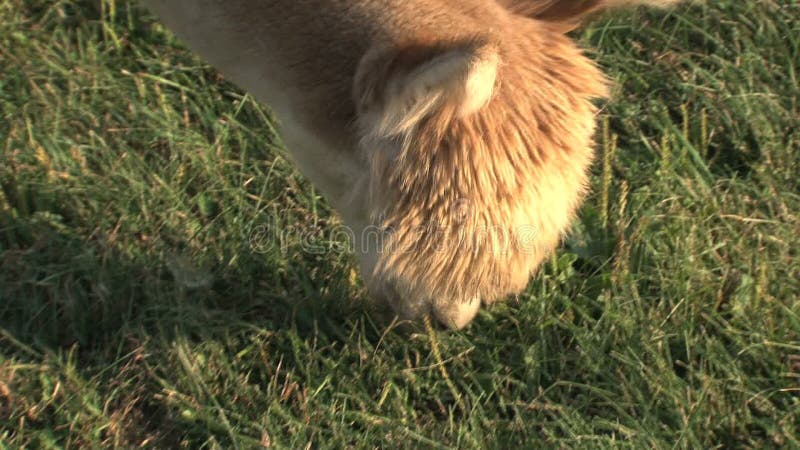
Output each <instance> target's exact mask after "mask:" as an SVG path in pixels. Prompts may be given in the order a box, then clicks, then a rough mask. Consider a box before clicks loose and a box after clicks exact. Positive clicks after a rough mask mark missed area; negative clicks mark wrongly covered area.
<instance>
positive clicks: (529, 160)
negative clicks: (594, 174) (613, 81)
mask: <svg viewBox="0 0 800 450" xmlns="http://www.w3.org/2000/svg"><path fill="white" fill-rule="evenodd" d="M143 3H144V4H145V5H146V6H147V7H148V8H149V9H151V10H152V11H153V12H155V13H156V14H157V15H158V16H159V17H160V18H161V19H162V20H163V21H164V23H165V24H166V25H167V26H168V27H170V28H171V29H172V30H173V31H174V32H175V33H176V35H177V36H178V37H179V38H181V39H182V40H183V41H184V42H186V43H187V44H188V46H189V47H190V48H191V49H192V50H194V51H195V52H197V53H198V54H200V55H201V56H202V57H203V58H205V59H207V60H208V61H209V62H210V63H211V64H212V65H214V66H215V67H216V68H218V69H219V70H220V71H221V72H222V73H223V74H224V75H225V76H227V77H228V78H230V79H231V80H232V81H234V82H235V83H237V84H239V85H240V86H241V87H243V88H245V89H247V90H248V91H249V92H251V93H252V94H253V95H254V96H255V97H256V98H257V99H259V100H260V101H263V102H265V103H266V104H268V105H270V107H271V108H272V109H273V110H274V112H275V113H276V115H277V117H278V118H279V120H280V121H281V133H282V136H283V139H284V142H285V143H286V146H287V148H288V149H289V152H290V153H291V155H292V157H293V159H294V161H295V162H296V164H297V165H298V166H299V168H300V171H301V172H302V173H304V174H305V175H306V176H307V177H308V178H310V179H311V181H312V182H313V183H314V184H315V185H316V186H318V187H319V188H320V189H321V191H322V192H323V193H324V195H325V196H326V197H327V199H328V200H329V201H330V203H331V204H332V206H333V207H334V208H335V209H336V210H337V211H338V212H339V213H340V214H341V215H342V217H343V219H344V222H345V223H346V224H347V225H348V226H349V227H350V228H351V230H352V231H353V235H354V236H355V240H354V242H353V244H354V250H355V252H356V255H357V257H358V260H359V265H360V268H361V274H362V276H363V278H364V280H365V282H366V285H367V286H368V288H369V290H370V293H371V295H372V296H373V297H374V298H376V299H379V300H382V301H385V302H387V303H388V304H389V305H391V307H392V308H393V310H394V312H395V313H396V314H397V315H398V316H400V317H401V318H403V319H412V320H413V319H418V318H420V317H423V316H425V315H427V314H433V315H434V316H435V317H436V318H438V320H439V321H441V322H442V323H443V324H445V325H447V326H449V327H452V328H461V327H464V326H465V325H467V324H468V323H469V322H470V321H471V320H472V319H473V317H474V316H475V314H476V313H477V311H478V309H479V308H480V305H481V303H491V302H494V301H497V300H500V299H502V298H504V297H506V296H508V295H509V294H513V293H517V292H520V291H521V290H522V289H523V288H524V287H525V286H526V284H527V282H528V280H529V278H530V276H531V274H532V273H533V272H534V271H535V270H536V269H537V267H538V266H539V265H540V264H541V262H542V260H544V259H545V258H546V257H547V256H548V254H549V253H550V252H552V251H553V249H554V248H556V246H557V245H558V243H559V241H560V239H561V238H562V236H563V234H564V233H565V231H566V230H567V229H568V227H569V225H570V222H571V220H572V219H573V217H574V215H575V211H576V209H577V207H578V206H579V204H580V203H581V200H582V198H583V197H584V194H585V193H586V191H587V174H588V171H589V166H590V164H591V162H592V155H593V150H592V147H593V142H592V139H593V134H594V130H595V115H596V113H597V109H596V107H595V106H594V105H593V104H592V100H593V99H597V98H602V97H605V96H606V95H607V92H608V90H607V81H606V79H605V78H604V76H603V75H602V73H601V72H600V71H599V70H598V69H597V67H596V66H595V65H594V64H593V63H592V62H591V61H590V60H589V59H588V58H587V57H586V56H584V55H583V53H582V51H581V50H580V49H579V48H578V47H577V46H576V45H575V43H574V42H572V40H571V39H569V38H568V37H567V36H565V34H564V33H565V32H567V31H569V30H571V29H573V28H575V27H577V26H578V25H579V24H581V23H582V22H583V20H584V19H585V18H586V17H587V16H588V15H590V14H592V13H595V12H597V11H600V10H603V9H606V8H610V7H616V6H627V5H634V4H650V5H655V6H662V5H665V4H668V3H674V1H663V0H662V1H657V0H650V1H646V0H644V1H643V0H640V1H633V0H631V1H625V0H616V1H614V0H459V1H451V0H143ZM375 236H377V237H378V238H379V239H372V237H375Z"/></svg>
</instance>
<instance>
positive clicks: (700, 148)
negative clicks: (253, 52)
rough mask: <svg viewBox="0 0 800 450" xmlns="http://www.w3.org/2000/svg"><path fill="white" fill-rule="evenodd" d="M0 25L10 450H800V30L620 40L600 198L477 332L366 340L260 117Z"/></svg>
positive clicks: (613, 58)
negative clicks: (535, 273) (526, 284)
mask: <svg viewBox="0 0 800 450" xmlns="http://www.w3.org/2000/svg"><path fill="white" fill-rule="evenodd" d="M93 5H94V2H90V1H78V2H73V1H61V0H51V1H45V0H5V1H2V2H0V74H2V75H0V114H2V118H1V119H0V448H19V447H27V448H98V447H106V448H112V447H119V448H132V447H143V448H192V449H194V448H226V449H227V448H260V447H263V448H287V449H303V448H309V449H311V448H365V449H367V448H369V449H371V448H459V449H467V448H591V449H596V448H714V447H717V448H748V447H750V448H769V447H787V448H798V447H800V437H798V433H797V430H798V429H800V300H798V296H799V295H800V258H798V256H799V255H798V253H799V251H798V250H799V248H800V246H799V245H798V234H799V233H800V216H799V215H800V111H798V108H799V107H800V105H799V104H798V100H799V99H800V93H799V92H798V91H799V89H798V86H799V84H798V74H800V3H798V2H797V1H794V0H764V1H759V2H749V1H748V2H745V1H738V0H707V1H705V2H702V3H701V4H695V5H689V6H682V7H679V8H678V9H677V10H676V11H673V12H669V13H660V12H652V11H642V10H638V11H630V12H618V13H614V14H611V15H606V16H603V17H601V18H599V20H598V21H597V22H595V23H594V24H593V25H592V26H590V27H589V28H587V29H584V30H582V31H579V32H576V33H575V34H574V36H575V38H576V39H577V40H579V41H580V43H581V45H583V46H585V47H586V48H587V49H595V50H592V51H591V54H592V57H593V58H595V59H596V60H597V61H598V62H599V64H600V65H602V66H603V68H604V69H605V70H606V71H607V73H608V74H609V77H610V78H611V79H612V80H614V82H615V88H614V92H613V99H612V100H611V101H610V102H608V103H603V112H602V114H601V115H600V116H599V122H600V124H601V126H600V131H599V132H598V138H597V140H598V158H597V162H596V164H595V170H594V174H593V184H592V188H593V194H592V195H591V196H590V197H589V198H588V200H587V203H586V205H585V207H584V208H583V209H582V210H581V215H580V219H579V220H577V221H576V224H575V231H574V232H573V234H572V235H571V236H570V237H569V238H568V239H567V240H566V242H565V244H564V245H563V246H562V248H560V249H559V251H558V252H557V254H556V255H554V257H553V258H552V260H551V261H550V262H548V264H547V265H546V266H545V267H544V268H543V270H542V271H541V273H540V274H539V275H538V276H536V277H535V278H534V279H533V280H532V281H531V283H530V285H529V287H528V289H527V290H526V291H525V292H524V293H523V294H522V295H519V296H517V297H514V298H511V299H509V300H508V301H507V302H506V303H505V304H503V305H498V306H496V307H493V308H491V309H489V310H486V311H483V312H481V313H480V314H479V316H478V318H477V320H476V321H475V323H474V324H473V325H472V326H470V327H469V328H468V329H466V330H465V331H463V332H442V331H435V332H429V331H426V329H425V328H424V327H420V328H419V329H406V330H397V329H392V328H391V327H390V328H389V329H387V327H386V326H385V324H382V323H380V322H377V321H376V320H374V319H373V318H372V317H374V316H371V315H370V314H369V307H368V304H367V303H366V297H365V294H364V292H363V288H362V286H361V284H360V281H359V279H358V277H357V276H356V274H355V267H354V264H353V259H352V257H351V256H350V255H349V254H348V253H347V252H346V251H345V249H344V247H345V246H344V245H343V242H342V240H341V239H340V237H341V236H340V235H339V233H337V232H336V230H337V225H338V223H339V222H338V221H337V219H336V217H335V216H334V215H333V214H332V211H331V210H330V208H329V206H328V204H327V203H326V202H325V200H324V199H323V198H321V197H320V195H319V194H318V193H317V192H316V191H315V190H314V188H313V187H312V186H311V185H310V184H309V183H308V182H307V181H306V180H305V179H304V178H303V177H302V176H300V175H299V174H298V173H297V172H296V171H295V170H294V168H293V166H292V165H291V164H290V163H289V162H288V159H287V158H288V157H287V153H286V151H285V150H284V149H283V148H282V146H281V143H280V139H279V136H278V134H277V132H276V127H277V125H275V124H276V122H275V121H274V120H273V118H272V116H271V113H270V111H269V109H268V107H267V106H265V105H260V104H258V103H256V102H254V101H253V99H252V98H251V97H249V96H247V95H246V94H244V93H242V92H241V91H240V90H239V89H237V88H236V87H235V86H233V85H231V84H229V83H228V82H226V81H225V80H224V79H223V78H222V77H221V76H219V75H218V74H217V73H216V72H215V71H214V70H212V69H211V68H209V67H208V66H207V65H205V64H204V63H202V62H201V61H199V60H198V59H196V58H195V57H194V56H193V55H192V54H190V53H189V52H188V51H187V50H186V49H185V48H184V47H183V46H182V45H181V44H180V43H179V42H178V41H176V40H175V38H174V37H173V36H172V35H171V34H170V33H169V32H168V31H167V30H165V29H164V28H163V27H162V26H161V25H159V24H158V23H157V22H156V21H155V20H154V19H153V18H152V17H151V16H149V15H147V14H145V13H144V12H143V11H141V10H139V9H137V8H135V7H134V6H133V5H132V4H131V2H116V3H115V2H113V1H108V0H106V1H104V2H103V6H102V8H99V9H98V8H97V7H95V6H93Z"/></svg>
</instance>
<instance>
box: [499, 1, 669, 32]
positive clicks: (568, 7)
mask: <svg viewBox="0 0 800 450" xmlns="http://www.w3.org/2000/svg"><path fill="white" fill-rule="evenodd" d="M499 1H500V3H501V4H502V5H503V6H505V7H506V8H507V9H508V10H509V11H511V12H513V13H515V14H520V15H523V16H528V17H532V18H534V19H537V20H541V21H543V22H548V23H551V24H554V25H555V26H556V27H557V29H559V30H560V31H564V32H567V31H570V30H573V29H575V28H577V27H579V26H580V24H581V23H582V22H583V21H584V20H585V19H586V18H587V17H588V16H590V15H591V14H593V13H596V12H599V11H602V10H604V9H609V8H620V7H625V6H636V5H646V6H652V7H657V8H664V7H667V6H671V5H674V4H676V3H678V2H679V1H681V0H499Z"/></svg>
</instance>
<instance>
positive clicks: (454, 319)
mask: <svg viewBox="0 0 800 450" xmlns="http://www.w3.org/2000/svg"><path fill="white" fill-rule="evenodd" d="M480 308H481V301H480V299H478V298H473V299H472V300H468V301H455V302H434V304H433V315H434V316H435V317H436V320H438V321H439V322H441V323H442V325H444V326H446V327H448V328H450V329H452V330H460V329H462V328H464V327H465V326H467V325H468V324H469V323H470V322H472V319H474V318H475V315H477V314H478V310H479V309H480Z"/></svg>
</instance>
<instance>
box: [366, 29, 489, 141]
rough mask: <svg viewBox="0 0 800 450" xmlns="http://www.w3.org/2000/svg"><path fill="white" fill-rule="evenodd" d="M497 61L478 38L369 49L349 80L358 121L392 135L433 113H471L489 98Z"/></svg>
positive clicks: (487, 44)
mask: <svg viewBox="0 0 800 450" xmlns="http://www.w3.org/2000/svg"><path fill="white" fill-rule="evenodd" d="M498 62H499V58H498V54H497V48H496V47H495V46H494V45H493V44H489V43H487V42H486V41H481V40H470V41H466V42H461V43H441V44H416V43H415V44H408V45H401V46H392V47H390V48H386V47H376V48H373V49H371V50H370V51H369V52H367V54H366V55H365V56H364V58H363V59H362V61H361V63H360V65H359V68H358V71H357V73H356V77H355V85H354V95H355V101H356V106H357V109H358V114H359V121H360V122H361V125H362V126H366V128H367V130H366V131H368V132H369V133H371V134H373V135H381V136H394V135H399V134H403V133H405V132H407V131H408V130H410V129H412V128H413V127H414V126H415V125H417V124H418V123H419V122H420V121H421V120H422V119H424V118H426V117H428V116H430V115H432V114H435V113H439V112H446V113H449V114H452V116H453V117H454V118H460V117H464V116H467V115H469V114H472V113H474V112H476V111H477V110H479V109H481V108H482V107H483V106H484V105H486V104H487V103H488V102H489V100H490V99H491V97H492V94H493V93H494V86H495V80H496V78H497V67H498Z"/></svg>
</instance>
